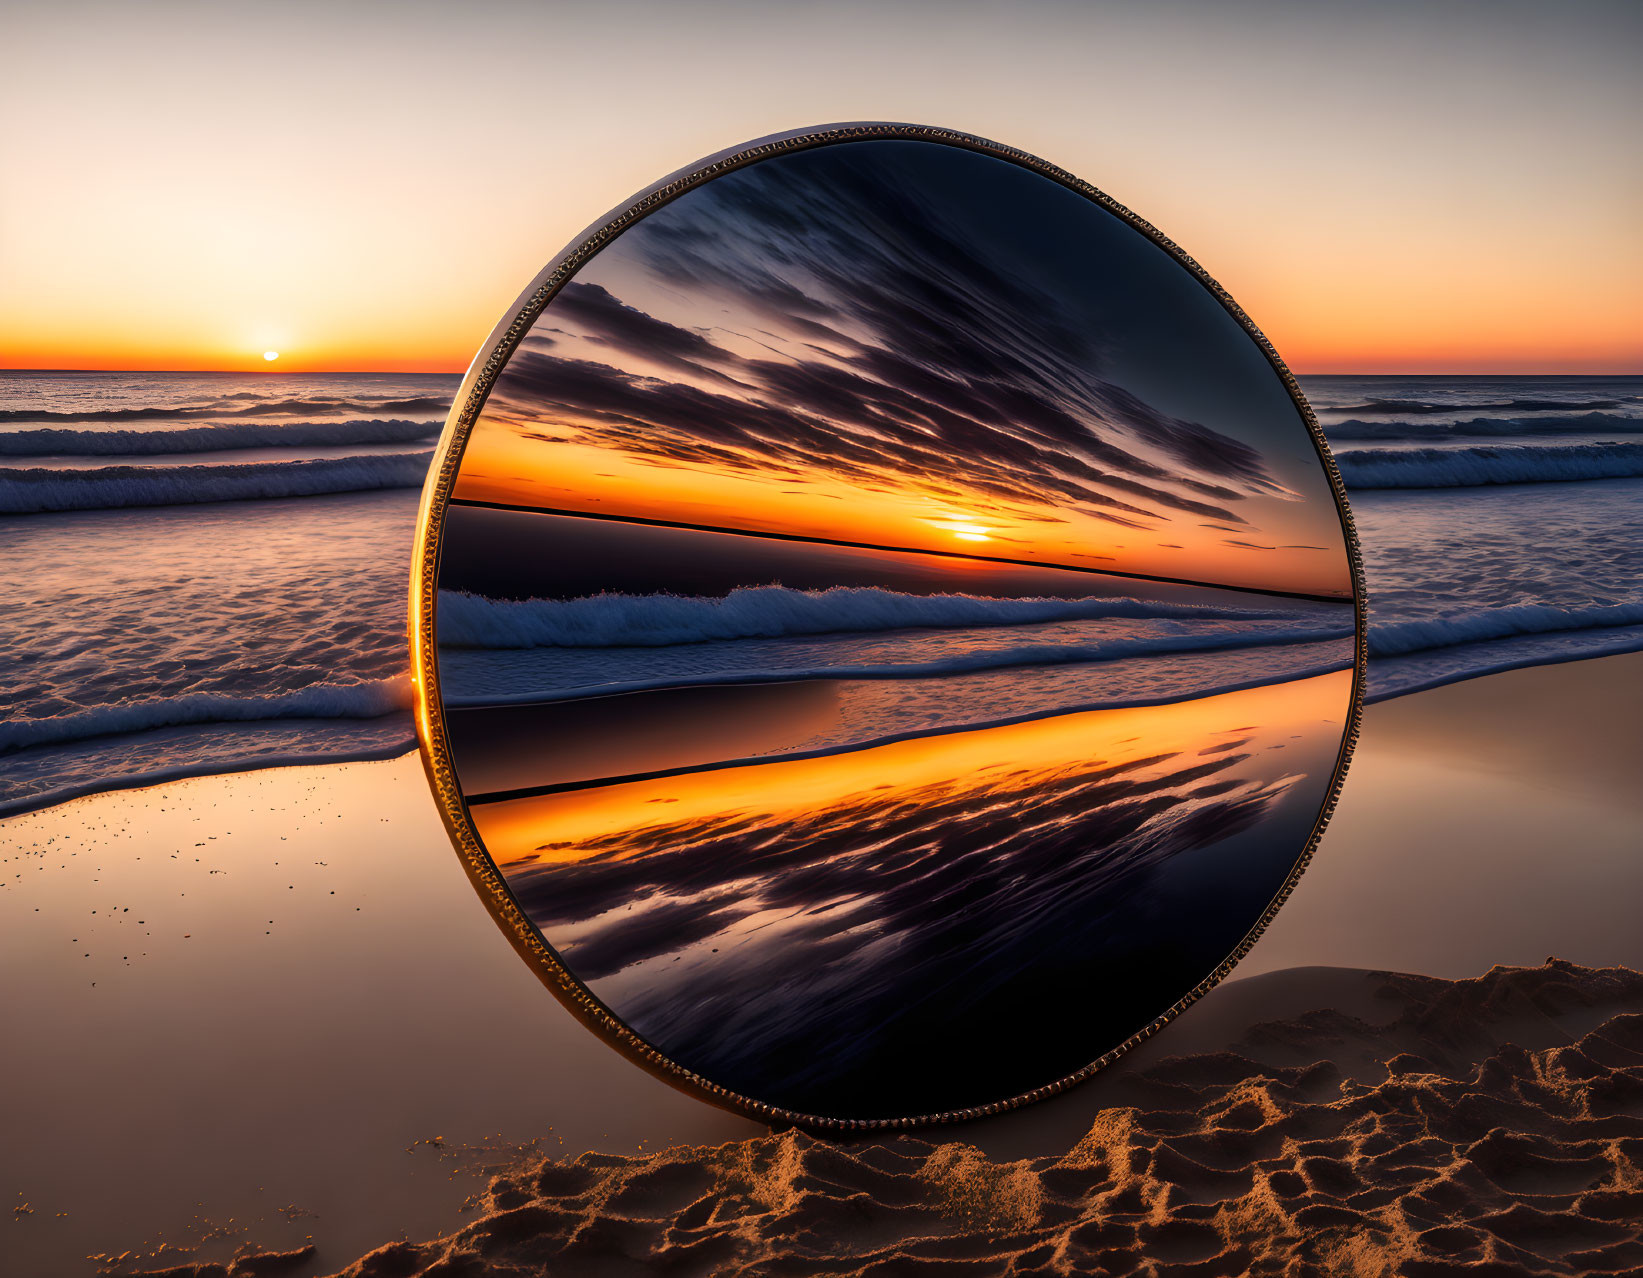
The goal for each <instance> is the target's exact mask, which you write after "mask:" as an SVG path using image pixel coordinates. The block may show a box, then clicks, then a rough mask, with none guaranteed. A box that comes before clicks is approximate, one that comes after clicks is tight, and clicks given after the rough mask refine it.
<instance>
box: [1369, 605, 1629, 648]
mask: <svg viewBox="0 0 1643 1278" xmlns="http://www.w3.org/2000/svg"><path fill="white" fill-rule="evenodd" d="M1636 625H1643V599H1634V600H1628V601H1626V602H1624V603H1615V604H1593V605H1590V606H1587V607H1583V608H1559V607H1555V606H1554V605H1551V604H1536V603H1524V604H1508V605H1506V606H1505V607H1501V608H1480V609H1478V610H1477V611H1475V612H1462V613H1451V614H1448V615H1446V616H1441V617H1425V618H1418V619H1411V620H1408V621H1382V622H1372V623H1371V625H1370V627H1369V655H1370V656H1371V657H1395V656H1405V655H1407V654H1409V653H1412V652H1425V651H1429V650H1431V649H1434V648H1448V647H1453V646H1454V645H1456V644H1463V643H1476V642H1478V641H1479V640H1483V639H1508V638H1513V637H1515V636H1519V635H1542V634H1555V633H1558V632H1560V631H1566V630H1597V629H1600V628H1603V627H1607V626H1636Z"/></svg>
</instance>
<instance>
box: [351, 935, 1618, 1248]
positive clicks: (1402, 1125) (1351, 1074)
mask: <svg viewBox="0 0 1643 1278" xmlns="http://www.w3.org/2000/svg"><path fill="white" fill-rule="evenodd" d="M1361 979H1362V980H1364V981H1366V982H1369V986H1368V987H1367V988H1366V991H1365V992H1366V995H1369V996H1370V997H1369V999H1368V1004H1369V1007H1366V1008H1360V1009H1359V1010H1369V1008H1379V1009H1384V1011H1385V1016H1384V1017H1381V1016H1378V1015H1376V1014H1375V1013H1374V1012H1373V1011H1370V1014H1369V1016H1368V1017H1367V1018H1365V1017H1361V1016H1356V1015H1350V1014H1348V1013H1346V1012H1344V1011H1340V1010H1320V1011H1314V1012H1311V1013H1308V1014H1306V1015H1304V1016H1301V1017H1299V1018H1297V1019H1294V1020H1289V1021H1284V1022H1279V1023H1270V1024H1264V1025H1257V1026H1255V1027H1253V1028H1252V1029H1250V1030H1249V1031H1248V1032H1247V1033H1246V1034H1245V1035H1244V1036H1243V1038H1241V1039H1240V1040H1239V1041H1238V1042H1237V1043H1236V1044H1234V1046H1233V1048H1232V1049H1229V1050H1226V1051H1222V1052H1217V1053H1212V1054H1207V1055H1199V1056H1190V1057H1172V1058H1169V1059H1166V1060H1163V1061H1160V1062H1159V1063H1157V1064H1155V1065H1153V1066H1150V1067H1148V1068H1146V1069H1143V1070H1139V1071H1136V1072H1135V1073H1134V1074H1133V1075H1132V1076H1131V1077H1129V1078H1128V1079H1126V1080H1125V1082H1124V1086H1125V1088H1126V1089H1127V1090H1126V1092H1125V1099H1126V1100H1128V1101H1133V1102H1134V1103H1127V1104H1124V1105H1121V1106H1117V1107H1113V1108H1108V1109H1105V1110H1103V1111H1101V1112H1100V1114H1099V1115H1098V1117H1097V1119H1096V1121H1095V1123H1094V1125H1093V1126H1092V1127H1091V1128H1090V1129H1089V1130H1088V1131H1087V1132H1085V1133H1084V1135H1083V1137H1082V1139H1080V1140H1078V1141H1077V1143H1076V1144H1074V1145H1073V1147H1072V1148H1071V1149H1070V1150H1068V1151H1067V1152H1066V1153H1065V1154H1063V1155H1061V1156H1059V1157H1053V1158H1038V1159H1031V1160H1023V1161H1018V1162H1002V1163H1001V1162H996V1161H993V1160H991V1159H989V1158H988V1157H987V1156H986V1155H984V1154H983V1153H982V1152H981V1151H980V1150H978V1149H977V1148H975V1147H974V1146H972V1145H970V1144H968V1143H966V1142H965V1141H964V1140H962V1139H956V1140H951V1141H947V1142H942V1141H941V1139H940V1138H941V1136H943V1135H946V1134H947V1133H937V1134H936V1139H935V1140H930V1139H916V1138H905V1137H903V1138H895V1139H889V1140H879V1141H872V1142H860V1143H854V1144H841V1143H834V1142H830V1141H824V1140H819V1139H815V1138H813V1137H811V1136H808V1135H806V1134H804V1133H801V1132H796V1131H787V1132H782V1133H777V1134H772V1135H770V1136H767V1137H763V1138H759V1139H755V1140H750V1141H746V1142H742V1143H738V1144H729V1145H724V1146H720V1147H717V1148H679V1149H671V1150H666V1151H663V1152H660V1153H657V1154H653V1155H645V1156H634V1157H624V1156H613V1155H595V1154H586V1155H583V1156H582V1157H580V1158H578V1159H576V1160H574V1161H571V1162H560V1161H555V1160H551V1159H549V1160H539V1159H536V1160H531V1161H528V1162H525V1163H522V1164H521V1165H520V1166H518V1167H517V1168H515V1169H513V1170H511V1171H509V1172H507V1173H505V1174H503V1175H500V1176H498V1177H496V1178H495V1179H494V1180H493V1181H492V1183H491V1185H490V1187H489V1189H488V1191H487V1192H486V1194H485V1196H484V1199H483V1202H482V1204H481V1208H480V1216H479V1218H478V1219H476V1220H475V1221H473V1223H471V1224H469V1225H468V1226H467V1227H466V1228H464V1229H462V1230H461V1231H459V1232H457V1233H455V1234H452V1235H450V1236H448V1237H445V1238H440V1239H437V1240H435V1241H432V1242H425V1243H410V1242H402V1243H395V1244H392V1245H390V1246H387V1247H384V1248H381V1249H379V1250H378V1251H375V1252H373V1253H371V1254H370V1255H368V1256H366V1257H364V1258H362V1259H361V1260H359V1261H357V1262H356V1263H355V1264H353V1265H351V1266H349V1267H348V1268H347V1269H346V1270H345V1274H346V1275H347V1276H348V1278H389V1276H390V1275H392V1276H393V1278H405V1276H408V1275H426V1276H427V1278H433V1276H434V1275H457V1274H462V1275H467V1274H480V1273H484V1274H495V1275H525V1274H532V1275H536V1274H543V1273H551V1274H561V1273H600V1274H604V1273H612V1274H615V1273H623V1274H626V1273H650V1272H667V1273H690V1274H712V1273H753V1274H778V1273H779V1274H838V1273H852V1274H854V1273H867V1274H907V1273H920V1274H922V1273H941V1274H948V1273H953V1274H965V1275H971V1274H977V1275H981V1274H1040V1273H1043V1274H1051V1273H1057V1274H1059V1273H1089V1272H1103V1273H1109V1274H1132V1273H1135V1274H1140V1273H1146V1274H1156V1273H1168V1274H1171V1275H1177V1274H1204V1275H1211V1274H1216V1275H1219V1274H1228V1275H1230V1274H1240V1273H1245V1272H1251V1271H1253V1272H1255V1273H1278V1272H1283V1273H1343V1274H1353V1275H1375V1274H1394V1273H1395V1274H1399V1275H1407V1276H1409V1278H1417V1276H1420V1275H1437V1274H1451V1273H1453V1274H1461V1273H1465V1274H1503V1275H1504V1274H1514V1275H1516V1274H1573V1273H1621V1272H1630V1273H1636V1272H1638V1271H1639V1270H1640V1269H1643V974H1639V973H1637V972H1633V971H1631V970H1629V969H1625V968H1611V969H1590V968H1583V967H1579V966H1576V965H1573V964H1569V963H1562V962H1550V961H1549V962H1548V964H1547V965H1546V966H1544V967H1540V968H1528V969H1525V968H1516V969H1508V968H1495V969H1493V970H1491V971H1490V972H1488V973H1487V974H1485V975H1484V976H1482V977H1479V978H1476V979H1474V980H1469V981H1460V982H1448V981H1440V980H1435V979H1431V978H1426V977H1415V976H1399V975H1392V974H1387V973H1377V974H1370V975H1366V976H1364V977H1363V978H1361ZM1521 1044H1531V1045H1532V1046H1523V1045H1521ZM1286 1062H1287V1063H1286ZM957 1134H958V1135H960V1136H962V1134H963V1133H962V1131H960V1132H959V1133H957Z"/></svg>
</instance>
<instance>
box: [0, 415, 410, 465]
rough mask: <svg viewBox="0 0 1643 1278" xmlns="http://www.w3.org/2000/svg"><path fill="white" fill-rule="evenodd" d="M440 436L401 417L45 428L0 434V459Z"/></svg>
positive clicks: (133, 454) (388, 441)
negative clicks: (140, 427)
mask: <svg viewBox="0 0 1643 1278" xmlns="http://www.w3.org/2000/svg"><path fill="white" fill-rule="evenodd" d="M439 430H440V423H439V422H437V421H408V420H406V419H405V418H401V417H395V418H387V419H383V418H369V419H364V420H360V421H351V422H266V421H233V422H212V423H211V424H210V425H208V426H156V427H155V428H154V429H152V430H131V429H129V428H125V427H103V428H97V427H85V426H79V427H70V426H46V427H41V428H39V429H35V430H13V431H0V457H48V456H68V457H137V456H144V455H149V454H156V455H159V454H165V453H210V452H216V451H218V450H219V449H221V450H229V449H235V448H285V447H298V446H313V445H316V444H324V445H341V444H404V443H411V442H413V441H416V440H422V439H431V438H432V437H433V436H435V435H437V434H439Z"/></svg>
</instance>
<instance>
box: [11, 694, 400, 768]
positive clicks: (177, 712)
mask: <svg viewBox="0 0 1643 1278" xmlns="http://www.w3.org/2000/svg"><path fill="white" fill-rule="evenodd" d="M410 704H411V682H410V679H409V678H400V679H372V680H368V681H362V682H359V683H345V684H317V685H314V686H312V687H308V688H298V689H296V690H294V691H291V692H282V693H274V694H272V695H270V696H265V697H236V696H230V695H227V694H224V693H211V692H207V693H194V694H188V695H184V696H180V697H167V698H164V699H158V700H153V701H122V702H120V703H119V704H117V705H105V706H98V707H96V708H95V709H90V710H80V711H75V712H73V713H70V714H61V715H52V716H47V717H43V718H37V719H8V720H5V721H4V722H0V750H22V749H28V748H29V747H32V746H40V745H48V744H57V743H60V742H65V741H84V740H87V739H89V738H91V737H104V736H112V735H115V734H119V733H129V732H143V731H146V730H147V729H150V728H166V727H173V726H175V725H177V724H190V723H191V724H205V723H244V722H248V721H255V720H265V719H375V718H378V717H380V716H382V715H385V714H393V713H395V712H396V711H401V710H405V709H408V708H409V707H410Z"/></svg>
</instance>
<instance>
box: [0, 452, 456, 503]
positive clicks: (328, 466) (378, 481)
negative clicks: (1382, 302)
mask: <svg viewBox="0 0 1643 1278" xmlns="http://www.w3.org/2000/svg"><path fill="white" fill-rule="evenodd" d="M432 457H433V453H432V452H425V453H391V454H387V455H379V456H374V457H334V458H324V459H321V460H317V461H296V462H247V463H243V464H239V465H226V466H213V465H198V466H103V467H98V468H96V469H87V470H47V469H44V468H34V469H29V470H0V514H5V515H32V514H40V513H43V512H46V511H54V510H108V509H116V508H122V507H128V506H175V505H187V504H192V503H197V502H209V501H248V500H256V499H266V498H276V497H312V496H317V495H319V494H322V493H347V492H365V491H369V490H371V489H376V488H417V487H420V486H421V484H422V480H423V477H424V476H425V475H426V474H427V470H428V463H429V460H430V459H431V458H432Z"/></svg>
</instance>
